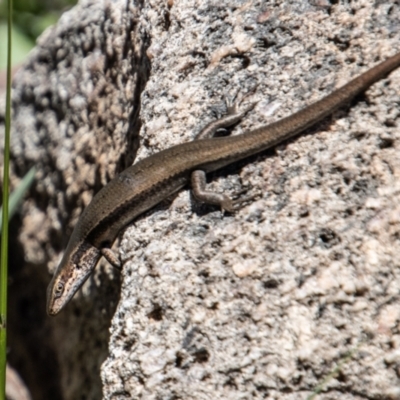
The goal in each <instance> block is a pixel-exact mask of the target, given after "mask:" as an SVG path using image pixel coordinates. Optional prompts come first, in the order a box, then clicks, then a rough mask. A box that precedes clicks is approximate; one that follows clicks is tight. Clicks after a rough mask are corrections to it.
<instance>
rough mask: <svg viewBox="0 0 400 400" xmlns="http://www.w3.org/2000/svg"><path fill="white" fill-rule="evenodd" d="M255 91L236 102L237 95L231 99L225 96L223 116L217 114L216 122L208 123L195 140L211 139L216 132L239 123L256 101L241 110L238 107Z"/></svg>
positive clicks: (253, 90)
mask: <svg viewBox="0 0 400 400" xmlns="http://www.w3.org/2000/svg"><path fill="white" fill-rule="evenodd" d="M255 89H256V88H255V87H254V88H253V89H252V90H250V91H249V92H247V93H246V94H245V95H243V96H241V97H240V98H239V99H238V100H236V97H237V94H236V95H235V96H234V97H233V98H228V97H227V96H225V98H224V102H225V109H226V111H225V112H224V114H225V115H224V116H221V114H222V113H219V114H218V119H217V120H216V121H212V122H210V123H209V124H208V125H207V126H206V127H205V128H203V129H202V130H201V131H200V132H199V133H198V134H197V135H196V137H195V140H200V139H208V138H212V137H213V136H215V134H216V133H217V132H218V131H221V130H223V129H224V128H227V127H228V126H232V125H234V124H236V123H237V122H239V121H240V120H241V119H242V118H243V117H244V116H245V115H246V114H247V113H248V112H249V111H251V110H252V109H253V108H254V107H255V106H256V104H257V101H254V102H252V103H249V104H248V105H247V106H246V107H244V108H243V110H239V106H240V105H241V104H242V102H243V101H244V99H246V98H247V97H249V96H250V95H251V94H253V93H254V92H255Z"/></svg>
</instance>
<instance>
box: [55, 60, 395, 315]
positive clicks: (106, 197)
mask: <svg viewBox="0 0 400 400" xmlns="http://www.w3.org/2000/svg"><path fill="white" fill-rule="evenodd" d="M398 66H400V53H398V54H396V55H394V56H393V57H390V58H389V59H387V60H386V61H384V62H382V63H380V64H378V65H377V66H375V67H373V68H371V69H369V70H368V71H366V72H364V73H363V74H361V75H360V76H358V77H356V78H355V79H353V80H351V81H350V82H349V83H347V84H346V85H344V86H343V87H341V88H339V89H337V90H336V91H334V92H333V93H331V94H329V95H328V96H326V97H324V98H322V99H321V100H319V101H317V102H315V103H313V104H311V105H309V106H308V107H305V108H303V109H302V110H300V111H298V112H296V113H294V114H292V115H290V116H288V117H286V118H283V119H281V120H279V121H277V122H274V123H272V124H269V125H266V126H261V127H259V128H256V129H254V130H251V131H247V132H245V133H243V134H241V135H237V136H228V137H218V138H213V137H211V136H212V135H213V134H214V133H215V131H216V130H217V129H219V128H221V127H225V126H229V125H232V124H233V123H235V122H237V121H239V120H240V119H241V118H242V117H243V116H244V114H245V113H246V112H247V111H248V110H249V109H250V108H252V107H249V108H247V109H245V110H244V111H241V112H240V111H238V110H237V109H236V107H233V108H231V110H230V112H229V113H228V115H227V116H225V117H223V118H221V119H220V120H218V121H215V122H213V123H211V124H209V125H208V126H207V127H206V128H205V129H204V130H203V131H202V132H201V133H200V134H199V136H198V137H197V140H194V141H192V142H188V143H183V144H179V145H177V146H173V147H171V148H169V149H166V150H163V151H160V152H159V153H156V154H154V155H152V156H150V157H148V158H145V159H143V160H141V161H139V162H138V163H136V164H134V165H132V166H131V167H129V168H127V169H126V170H125V171H123V172H122V173H121V174H119V175H118V176H117V177H116V178H114V179H113V180H111V181H110V182H109V183H108V184H107V185H106V186H105V187H104V188H102V189H101V190H100V191H99V192H98V193H97V194H96V195H95V196H94V198H93V200H92V202H91V203H90V204H89V205H88V206H87V207H86V209H85V210H84V211H83V213H82V215H81V217H80V219H79V221H78V223H77V224H76V226H75V229H74V231H73V233H72V235H71V238H70V240H69V243H68V246H67V249H66V251H65V253H64V256H63V258H62V260H61V262H60V264H59V266H58V268H57V270H56V272H55V274H54V276H53V279H52V281H51V282H50V285H49V287H48V291H47V312H48V314H49V315H55V314H57V313H58V312H59V311H60V310H61V309H62V308H63V307H64V306H65V304H67V303H68V301H69V300H70V299H71V298H72V296H73V295H74V294H75V292H76V291H77V290H78V289H79V288H80V287H81V286H82V284H83V283H84V282H85V280H86V279H87V278H88V277H89V275H90V273H91V272H92V271H93V269H94V268H95V266H96V264H97V263H98V261H99V259H100V258H101V257H102V256H104V257H105V258H106V259H107V260H108V261H109V262H110V263H111V264H113V265H114V266H118V260H117V258H116V257H115V256H114V255H113V253H112V251H111V249H110V247H111V245H112V243H113V242H114V240H115V238H116V237H117V235H118V232H119V231H120V230H121V229H122V228H123V227H124V226H126V225H127V224H128V223H129V222H131V221H132V220H133V219H135V218H136V217H137V216H138V215H140V214H142V213H143V212H145V211H147V210H149V209H150V208H152V207H154V206H155V205H156V204H158V203H159V202H161V201H162V200H164V199H165V198H167V197H168V196H170V195H171V194H173V193H175V192H176V191H178V190H179V189H181V188H182V187H183V186H184V185H186V184H187V183H188V182H190V181H191V183H192V187H193V192H194V195H195V197H196V198H197V199H199V200H201V201H204V202H208V203H211V204H217V205H220V206H221V207H222V208H223V209H225V210H228V211H231V210H233V209H234V204H233V202H232V201H231V200H230V199H229V198H228V197H227V196H226V195H224V194H217V193H211V192H208V191H206V190H205V174H206V173H208V172H211V171H214V170H217V169H219V168H222V167H224V166H226V165H229V164H232V163H234V162H236V161H238V160H241V159H244V158H246V157H248V156H250V155H253V154H256V153H259V152H262V151H263V150H266V149H268V148H270V147H273V146H275V145H277V144H278V143H280V142H282V141H285V140H287V139H289V138H291V137H293V136H295V135H297V134H299V133H300V132H302V131H304V130H305V129H307V128H308V127H310V126H312V125H314V124H315V123H317V122H318V121H320V120H322V119H323V118H325V117H326V116H327V115H329V114H331V113H332V112H334V111H335V110H336V109H337V108H339V107H340V106H341V105H343V104H345V103H347V102H348V101H350V100H351V99H352V98H354V97H355V96H356V95H358V94H359V93H361V92H363V91H365V90H366V89H367V88H368V87H369V86H370V85H372V84H373V83H374V82H376V81H377V80H379V79H381V78H382V77H384V76H386V75H387V74H388V73H389V72H391V71H392V70H393V69H395V68H397V67H398Z"/></svg>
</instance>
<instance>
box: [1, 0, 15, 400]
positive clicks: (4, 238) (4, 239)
mask: <svg viewBox="0 0 400 400" xmlns="http://www.w3.org/2000/svg"><path fill="white" fill-rule="evenodd" d="M7 17H8V18H7V22H8V29H7V32H8V35H7V36H8V37H7V90H6V115H5V135H4V171H3V172H4V175H3V221H8V188H9V182H8V175H9V164H10V126H11V29H12V0H8V15H7ZM7 264H8V223H5V224H3V225H2V229H1V258H0V400H5V398H6V361H7V359H6V352H7V330H6V328H7V280H8V271H7Z"/></svg>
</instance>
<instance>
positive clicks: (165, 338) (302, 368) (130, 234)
mask: <svg viewBox="0 0 400 400" xmlns="http://www.w3.org/2000/svg"><path fill="white" fill-rule="evenodd" d="M399 23H400V7H398V6H397V5H394V4H391V3H390V2H374V3H373V2H370V1H367V0H364V1H358V2H353V3H348V2H346V4H334V5H332V4H331V3H330V2H328V1H325V0H319V1H309V2H287V1H283V0H282V1H278V0H276V1H270V2H261V1H248V2H247V1H225V2H218V3H216V2H214V1H211V0H210V1H200V0H198V1H196V0H186V1H180V2H177V1H175V2H174V1H167V2H163V1H151V2H143V3H142V2H125V1H121V0H120V1H114V2H97V1H83V2H81V4H80V5H79V6H78V7H76V8H75V9H73V10H72V11H70V12H68V13H66V14H65V15H64V17H63V18H62V19H61V21H60V23H59V24H58V25H57V26H56V27H55V28H53V30H51V31H48V32H47V34H46V35H44V36H43V37H42V38H41V39H40V41H39V43H38V47H37V48H36V49H35V51H34V52H33V54H32V55H31V57H30V60H29V62H28V63H27V64H26V65H25V67H24V68H23V69H22V70H21V71H20V73H19V74H18V75H17V78H16V83H15V93H14V99H15V109H14V116H15V125H14V126H15V129H16V130H17V131H18V133H17V134H16V135H15V139H14V142H13V162H14V164H13V167H14V172H15V174H16V175H17V176H21V175H22V174H23V172H25V171H26V170H27V168H28V167H29V166H30V165H32V164H37V166H38V181H37V184H36V186H35V188H34V189H33V190H32V191H31V196H30V197H29V199H28V201H27V202H26V204H25V205H24V208H23V211H22V214H21V231H20V235H19V245H20V246H22V248H23V254H24V256H25V265H27V266H29V267H30V268H31V270H33V271H36V275H37V276H40V281H41V282H44V281H45V275H44V272H43V271H44V268H45V265H46V264H48V265H49V268H50V270H51V271H52V270H53V269H54V267H55V265H56V262H57V260H58V257H59V255H60V254H61V253H62V249H63V246H65V244H66V240H67V239H68V234H69V233H70V232H71V229H72V227H73V224H74V223H75V222H76V219H77V217H78V215H79V213H80V212H81V210H82V208H83V207H84V206H85V205H86V204H87V203H88V202H89V201H90V198H91V196H92V194H93V193H94V192H95V191H96V190H98V189H99V188H100V187H101V186H102V185H103V184H104V183H106V182H107V181H108V180H109V179H110V178H111V177H112V176H114V174H115V173H116V172H118V171H120V170H121V169H123V168H124V167H125V166H126V165H128V164H129V163H130V162H131V161H132V160H133V158H134V156H135V151H136V149H137V148H138V153H137V157H136V159H140V158H143V157H145V156H147V155H149V154H152V153H154V152H156V151H158V150H160V149H163V148H166V147H169V146H171V145H173V144H177V143H181V142H183V141H187V140H191V138H193V136H194V135H195V133H197V132H198V131H199V129H201V127H202V126H204V125H205V124H206V123H207V122H208V121H210V120H212V118H213V115H212V105H213V104H219V103H220V102H221V98H222V96H223V95H224V94H228V95H229V94H230V95H232V94H233V93H235V92H236V91H237V90H238V89H240V90H241V91H242V92H246V91H248V90H250V89H251V88H253V87H254V86H255V85H257V93H256V95H255V96H256V97H257V98H258V99H259V100H260V102H259V104H258V105H257V107H256V109H255V110H254V111H253V112H252V113H250V114H249V115H248V117H246V119H245V121H243V123H242V124H240V125H239V126H238V127H236V129H235V131H234V134H239V133H240V132H242V131H243V130H245V129H248V128H253V127H255V126H257V125H261V124H265V123H266V122H270V121H273V120H276V119H278V118H280V117H282V116H286V115H288V114H290V113H292V112H294V111H296V110H298V109H299V108H301V107H303V106H305V105H307V104H310V103H311V102H313V101H315V100H317V99H319V98H321V97H322V96H323V95H325V94H328V93H330V92H331V91H332V90H333V89H334V88H336V87H338V86H340V85H341V84H344V83H345V82H346V81H348V80H349V79H350V78H351V77H353V76H355V75H356V74H359V73H360V72H363V71H365V70H366V69H367V68H369V67H371V66H373V65H375V64H376V63H377V62H379V61H381V60H383V59H385V58H387V57H388V56H390V55H393V54H394V53H395V52H396V51H399V50H400V32H399V30H398V26H399ZM149 65H151V73H150V72H149V71H150V70H149ZM144 85H145V88H144V91H142V90H143V87H144ZM140 94H141V98H140V104H139V95H140ZM399 94H400V71H395V72H394V73H392V74H391V75H390V76H389V78H387V79H384V80H382V81H381V82H379V83H377V84H375V85H374V86H373V87H372V88H371V89H370V90H368V91H367V93H366V94H365V95H363V96H360V98H359V99H358V102H353V104H352V107H351V108H344V109H342V110H341V111H339V112H337V113H335V115H334V116H333V118H328V119H326V120H325V121H324V122H323V123H321V124H319V125H318V126H317V127H314V128H313V129H311V130H309V131H308V134H305V135H302V136H301V137H299V138H296V139H294V140H291V141H290V142H287V143H284V144H282V145H280V146H278V147H277V148H276V149H273V150H271V151H269V152H265V153H263V154H261V155H259V156H258V157H253V158H251V159H249V160H246V161H244V162H242V163H239V164H238V165H235V166H232V167H229V168H226V169H224V170H223V171H220V172H218V173H216V174H213V176H210V181H211V183H210V186H211V187H212V188H213V189H215V190H217V191H222V190H225V191H227V192H228V193H233V192H235V191H238V190H240V188H241V186H242V185H248V186H250V192H254V193H257V192H261V194H262V195H261V197H260V198H259V199H258V200H256V201H254V202H253V203H251V204H250V205H248V206H246V207H244V208H243V209H242V210H240V211H239V212H238V213H236V214H235V215H225V216H223V215H222V214H221V212H220V211H219V210H218V209H216V208H212V207H209V206H203V205H199V204H196V203H195V202H194V201H193V199H192V198H191V197H190V195H189V191H187V190H183V191H181V192H180V193H179V194H178V195H176V196H175V197H173V198H172V199H170V201H166V202H165V203H163V204H161V205H160V206H159V207H157V208H156V209H155V210H152V211H151V212H149V213H147V214H146V215H144V216H143V217H141V218H139V219H138V220H137V221H136V222H135V223H133V224H132V225H131V226H130V227H129V228H128V229H126V231H125V232H124V234H123V235H122V239H121V241H120V242H117V244H116V246H115V248H116V249H119V251H120V255H121V258H122V260H123V262H124V268H123V273H122V276H121V292H120V300H119V303H118V305H117V306H116V301H117V298H116V296H118V287H119V278H118V276H114V275H113V274H112V273H110V271H109V266H107V265H106V264H105V263H104V266H102V267H100V268H98V272H97V275H96V276H95V277H93V279H91V280H90V281H89V282H88V284H87V285H85V287H84V290H83V291H82V293H81V295H80V296H77V297H76V299H74V301H73V302H72V304H71V305H70V306H69V307H67V309H65V310H64V311H63V312H62V314H60V316H59V317H56V318H55V319H53V320H51V322H49V321H48V319H46V318H45V317H44V316H43V314H40V313H43V309H42V308H41V309H40V310H37V311H36V313H38V314H40V319H41V320H42V325H40V327H41V328H42V329H43V327H45V328H46V329H47V330H48V331H49V332H50V334H49V337H48V338H42V339H41V340H44V341H47V342H46V346H48V347H49V349H50V350H49V351H51V354H52V355H53V358H54V363H55V365H56V366H55V369H54V371H55V372H54V374H55V375H56V378H57V379H58V381H57V384H58V387H57V390H59V393H60V396H63V397H62V398H65V399H77V398H82V399H83V398H84V399H97V398H99V396H100V395H99V393H100V385H99V381H98V375H99V365H100V363H101V362H102V361H103V360H105V362H104V363H103V365H102V368H101V379H102V384H103V388H102V390H103V397H104V398H105V399H131V398H146V399H167V398H176V399H178V398H182V399H211V398H212V399H228V398H229V399H257V398H270V399H275V398H276V399H287V400H289V399H298V398H306V397H307V395H309V394H310V393H311V392H312V390H313V389H314V388H316V387H317V385H318V383H319V382H320V381H322V380H323V379H324V378H325V377H326V376H327V375H328V374H329V373H330V372H331V371H332V370H333V369H334V368H335V366H336V365H338V363H341V362H342V361H343V360H344V359H345V356H346V354H347V352H348V351H351V350H354V351H353V354H352V358H351V359H350V360H347V361H346V363H344V365H342V367H341V370H340V373H339V374H337V375H336V376H335V377H334V378H332V379H330V380H329V382H328V383H327V384H326V385H325V386H324V390H325V394H323V395H321V396H320V398H324V399H334V398H341V399H359V398H371V399H378V398H385V399H396V398H399V397H400V379H399V377H400V372H399V371H400V369H399V366H400V333H399V321H400V313H399V307H398V304H397V303H398V301H399V290H398V288H399V287H400V274H399V266H400V261H399V259H398V257H396V255H397V254H398V253H399V251H400V207H399V204H400V201H399V198H400V158H399V156H398V152H399V147H400V132H399V128H398V124H399V122H398V115H399V102H400V96H399ZM139 107H140V122H141V124H142V127H141V130H139V125H140V124H139V120H138V119H137V118H138V110H139ZM139 136H140V146H139V147H137V144H138V142H137V139H138V137H139ZM16 179H17V178H15V180H16ZM25 268H26V267H25ZM25 274H26V272H25ZM36 279H39V278H36ZM16 282H18V280H16ZM41 286H44V284H42V285H41ZM41 289H42V287H41ZM31 291H33V289H32V290H31ZM32 296H33V294H32ZM38 296H40V295H38ZM42 303H43V299H42ZM112 315H114V317H113V318H112V321H111V329H110V332H111V336H110V337H108V333H107V328H106V327H107V325H108V324H109V322H110V318H111V316H112ZM108 340H109V343H108V349H106V346H107V341H108ZM11 351H12V348H11ZM61 393H62V395H61Z"/></svg>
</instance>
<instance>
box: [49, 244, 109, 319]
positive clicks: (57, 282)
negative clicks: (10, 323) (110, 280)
mask: <svg viewBox="0 0 400 400" xmlns="http://www.w3.org/2000/svg"><path fill="white" fill-rule="evenodd" d="M72 248H74V250H71V249H72ZM100 257H101V253H100V251H99V250H98V249H97V248H96V247H94V246H92V245H91V244H89V243H87V242H82V243H81V244H80V245H79V246H76V247H75V246H68V247H67V249H66V251H65V253H64V256H63V258H62V260H61V262H60V264H59V266H58V268H57V270H56V272H55V273H54V276H53V279H52V280H51V282H50V284H49V286H48V288H47V314H48V315H56V314H58V313H59V312H60V311H61V310H62V309H63V308H64V306H65V305H66V304H67V303H68V302H69V300H71V298H72V297H73V295H74V294H75V293H76V291H77V290H78V289H79V288H80V287H81V286H82V285H83V284H84V282H85V281H86V279H87V278H88V277H89V275H90V274H91V272H92V271H93V269H94V267H95V266H96V264H97V262H98V261H99V259H100Z"/></svg>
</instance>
